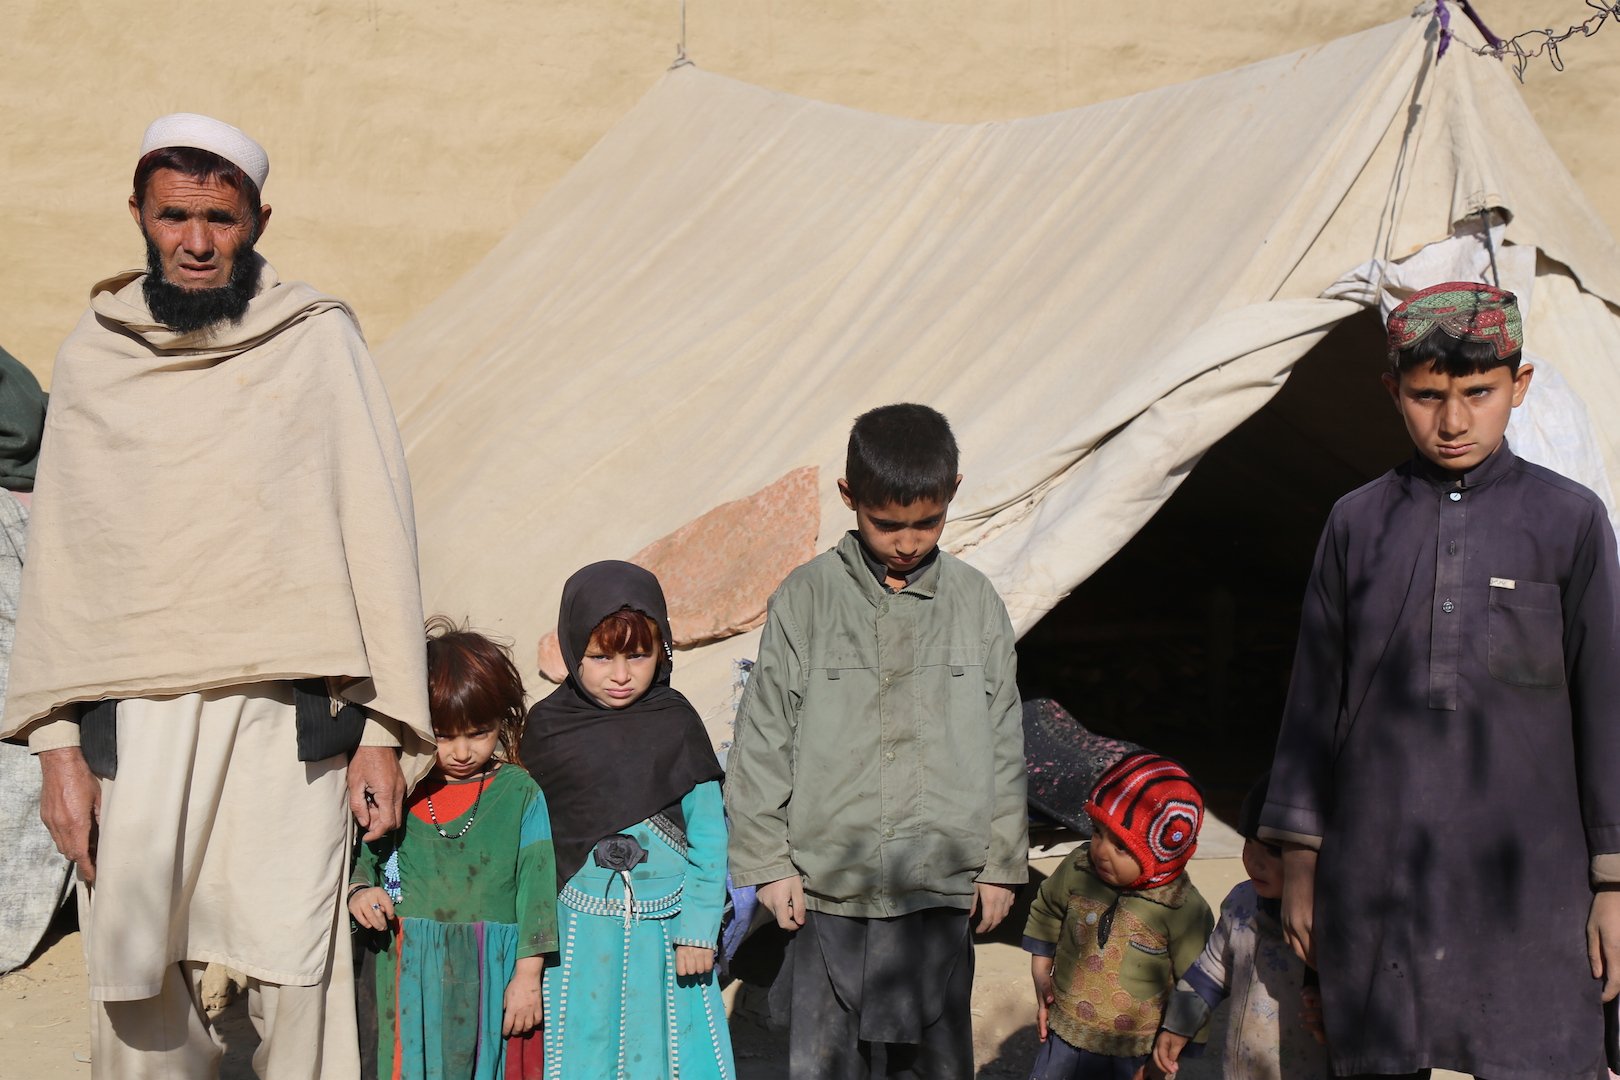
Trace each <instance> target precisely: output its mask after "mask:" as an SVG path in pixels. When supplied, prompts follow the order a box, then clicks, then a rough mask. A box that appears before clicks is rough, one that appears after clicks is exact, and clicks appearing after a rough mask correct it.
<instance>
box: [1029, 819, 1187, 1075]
mask: <svg viewBox="0 0 1620 1080" xmlns="http://www.w3.org/2000/svg"><path fill="white" fill-rule="evenodd" d="M1110 913H1112V914H1110ZM1214 925H1215V918H1214V916H1213V915H1211V914H1210V911H1209V905H1208V904H1207V903H1205V902H1204V898H1203V896H1202V895H1200V893H1199V892H1198V890H1197V889H1196V888H1194V887H1193V883H1192V879H1190V878H1189V877H1187V875H1186V874H1182V875H1181V876H1179V877H1177V878H1175V879H1174V880H1172V881H1168V882H1166V883H1165V884H1163V885H1159V886H1157V887H1156V888H1152V889H1143V890H1142V891H1140V892H1129V891H1121V890H1119V889H1116V888H1114V887H1113V886H1112V885H1109V884H1108V883H1106V882H1104V881H1103V880H1102V879H1101V878H1099V877H1097V875H1096V874H1095V873H1093V872H1092V869H1091V845H1090V844H1089V843H1087V844H1082V845H1081V846H1080V847H1079V848H1078V849H1077V850H1076V851H1075V853H1074V854H1073V855H1071V856H1069V858H1067V859H1065V860H1064V861H1063V865H1061V866H1059V867H1058V869H1057V871H1056V872H1055V873H1053V874H1052V876H1051V877H1049V878H1047V879H1046V880H1045V881H1044V882H1042V883H1041V889H1040V892H1039V893H1037V894H1036V896H1035V902H1034V903H1033V904H1031V905H1030V909H1029V922H1028V923H1026V924H1025V926H1024V948H1025V949H1028V950H1029V951H1030V952H1032V953H1034V954H1036V955H1037V956H1053V955H1054V954H1055V955H1056V957H1057V959H1056V961H1055V962H1054V966H1053V968H1052V984H1053V993H1054V996H1055V999H1056V1000H1054V1001H1053V1002H1052V1007H1051V1012H1050V1014H1049V1015H1048V1016H1047V1024H1048V1025H1049V1026H1050V1027H1051V1029H1052V1032H1053V1033H1054V1034H1055V1035H1057V1036H1058V1038H1060V1039H1062V1040H1063V1041H1064V1042H1066V1043H1068V1044H1069V1045H1070V1046H1078V1047H1079V1048H1080V1049H1082V1050H1089V1051H1091V1052H1092V1053H1094V1054H1106V1055H1108V1056H1110V1057H1137V1056H1139V1055H1141V1054H1146V1053H1150V1052H1151V1051H1152V1049H1153V1037H1154V1036H1155V1035H1156V1034H1157V1033H1158V1031H1159V1025H1160V1023H1161V1021H1162V1020H1163V1019H1164V1007H1165V1003H1166V1002H1167V1001H1168V1000H1169V998H1170V992H1171V991H1172V990H1173V989H1175V985H1176V980H1177V979H1178V978H1180V977H1181V976H1182V975H1184V974H1186V971H1187V969H1188V968H1190V967H1192V965H1193V961H1195V960H1197V959H1198V955H1199V954H1200V953H1202V952H1203V951H1204V943H1205V942H1206V941H1208V940H1209V932H1210V929H1211V928H1212V927H1213V926H1214ZM1105 926H1106V927H1107V928H1108V931H1109V933H1108V939H1107V940H1106V941H1102V940H1100V939H1101V936H1102V935H1101V933H1100V931H1101V929H1102V928H1103V927H1105ZM1208 1037H1209V1025H1208V1023H1207V1021H1206V1023H1205V1025H1204V1027H1203V1029H1202V1030H1201V1031H1199V1033H1198V1035H1197V1037H1196V1041H1197V1042H1203V1041H1204V1040H1206V1039H1207V1038H1208Z"/></svg>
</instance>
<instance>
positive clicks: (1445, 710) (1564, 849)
mask: <svg viewBox="0 0 1620 1080" xmlns="http://www.w3.org/2000/svg"><path fill="white" fill-rule="evenodd" d="M1389 337H1390V352H1391V360H1392V370H1391V372H1390V373H1389V374H1386V375H1385V376H1384V382H1385V385H1386V387H1387V389H1388V390H1389V393H1390V396H1391V397H1392V398H1393V399H1394V402H1395V406H1396V409H1397V411H1398V412H1399V413H1400V414H1401V417H1402V419H1403V420H1404V421H1405V423H1406V427H1407V431H1408V433H1409V434H1410V435H1411V437H1412V441H1413V443H1414V444H1415V445H1416V447H1417V453H1416V454H1415V455H1414V456H1413V458H1412V460H1411V461H1410V462H1408V463H1407V464H1405V465H1402V466H1400V467H1399V468H1397V469H1395V470H1393V471H1391V472H1389V473H1387V474H1386V475H1384V476H1383V477H1381V478H1379V479H1378V480H1375V481H1373V482H1372V483H1371V484H1368V485H1367V486H1365V487H1363V488H1360V489H1359V490H1357V491H1354V492H1351V493H1350V494H1349V495H1346V496H1345V497H1344V498H1343V499H1341V500H1339V503H1338V505H1336V506H1335V507H1334V508H1333V512H1332V514H1331V516H1330V517H1329V519H1328V524H1327V528H1326V529H1325V530H1324V531H1323V534H1322V540H1321V543H1320V545H1319V547H1318V549H1317V553H1316V566H1315V568H1314V570H1313V571H1312V576H1311V581H1310V584H1309V587H1308V588H1307V590H1306V595H1305V602H1304V611H1303V614H1302V617H1301V622H1300V637H1299V648H1298V653H1297V655H1296V657H1295V661H1294V671H1293V681H1292V684H1291V686H1290V688H1289V695H1288V704H1287V709H1286V712H1285V714H1284V717H1283V725H1282V733H1281V735H1280V737H1279V739H1278V743H1277V757H1276V762H1275V765H1274V766H1273V772H1272V779H1271V787H1270V791H1269V795H1268V799H1267V804H1266V808H1265V811H1264V814H1263V816H1262V823H1263V826H1264V828H1263V829H1262V833H1263V834H1265V835H1269V836H1271V837H1272V838H1274V839H1278V840H1281V841H1284V842H1285V846H1286V851H1285V855H1284V876H1285V884H1284V896H1283V922H1284V926H1285V929H1286V931H1287V933H1288V935H1289V938H1290V941H1291V942H1292V943H1293V945H1294V946H1295V948H1296V949H1297V950H1298V951H1299V952H1300V954H1301V955H1302V956H1304V957H1305V958H1306V960H1307V961H1309V962H1313V963H1315V964H1316V965H1317V967H1318V968H1319V970H1320V973H1321V980H1322V997H1323V1004H1324V1013H1325V1019H1326V1025H1327V1033H1328V1042H1329V1049H1330V1052H1331V1057H1332V1063H1333V1067H1334V1070H1335V1071H1336V1072H1337V1073H1338V1074H1339V1075H1341V1076H1349V1075H1357V1074H1376V1075H1390V1074H1397V1075H1399V1074H1416V1075H1423V1074H1424V1073H1425V1072H1426V1071H1427V1070H1428V1069H1429V1068H1447V1069H1454V1070H1457V1071H1460V1072H1468V1073H1473V1074H1474V1075H1476V1076H1483V1077H1488V1078H1490V1080H1532V1078H1533V1080H1555V1078H1563V1077H1581V1078H1586V1077H1604V1076H1606V1075H1607V1073H1606V1070H1605V1069H1604V1064H1603V1020H1602V1013H1601V1005H1600V1002H1601V1001H1602V1000H1603V999H1604V998H1605V997H1612V996H1614V994H1615V993H1616V992H1617V989H1620V905H1617V901H1620V894H1616V893H1614V892H1610V891H1607V890H1608V889H1609V888H1610V887H1611V886H1612V885H1613V883H1616V882H1620V855H1616V854H1615V853H1616V852H1620V783H1617V782H1616V781H1617V778H1620V627H1617V615H1620V567H1617V565H1616V558H1615V540H1614V534H1613V531H1612V530H1611V528H1610V526H1609V521H1608V517H1607V514H1606V512H1605V509H1604V506H1603V503H1602V501H1601V500H1599V499H1598V497H1597V496H1596V495H1594V494H1593V493H1592V492H1591V491H1589V490H1587V489H1586V488H1584V487H1582V486H1580V485H1579V484H1576V483H1574V482H1573V481H1571V480H1568V479H1565V478H1564V477H1562V476H1559V475H1558V474H1556V473H1553V472H1551V471H1549V470H1547V469H1544V468H1541V467H1539V466H1536V465H1532V464H1530V463H1529V462H1526V461H1523V460H1521V459H1519V458H1518V457H1516V456H1514V454H1513V452H1512V451H1511V450H1510V449H1509V448H1508V445H1507V443H1506V441H1504V439H1503V433H1504V431H1505V430H1506V427H1507V421H1508V416H1509V414H1510V412H1511V411H1512V409H1513V408H1514V407H1516V406H1518V404H1519V403H1520V402H1521V401H1522V400H1523V399H1524V395H1525V392H1526V391H1527V390H1528V389H1529V386H1530V378H1531V374H1532V370H1531V367H1530V365H1528V364H1521V363H1520V362H1519V360H1520V347H1521V345H1522V341H1523V337H1522V332H1521V327H1520V320H1519V313H1518V308H1517V304H1516V301H1515V299H1514V297H1513V295H1512V294H1511V293H1505V292H1502V291H1501V290H1498V289H1492V288H1489V287H1487V286H1483V285H1475V284H1471V283H1466V282H1453V283H1449V284H1445V285H1437V286H1435V287H1433V288H1430V289H1425V290H1424V291H1422V292H1420V293H1418V294H1416V295H1415V296H1413V297H1412V298H1411V299H1409V300H1408V301H1407V302H1406V303H1404V304H1402V305H1401V306H1400V307H1399V308H1397V309H1396V310H1395V312H1394V313H1393V314H1392V315H1391V317H1390V320H1389ZM1605 977H1606V980H1607V981H1606V983H1605V982H1599V981H1597V980H1598V979H1601V978H1605Z"/></svg>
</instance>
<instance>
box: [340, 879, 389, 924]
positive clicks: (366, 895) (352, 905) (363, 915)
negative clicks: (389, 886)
mask: <svg viewBox="0 0 1620 1080" xmlns="http://www.w3.org/2000/svg"><path fill="white" fill-rule="evenodd" d="M349 914H350V915H353V916H354V921H355V922H357V923H359V924H360V925H361V926H364V927H365V928H367V929H368V930H387V929H388V920H389V919H392V918H393V917H394V902H393V901H392V900H390V899H389V898H388V894H387V893H386V892H384V891H383V890H382V889H381V888H379V887H377V886H376V885H373V886H372V887H371V888H369V889H357V890H356V891H355V893H354V895H353V896H351V897H349Z"/></svg>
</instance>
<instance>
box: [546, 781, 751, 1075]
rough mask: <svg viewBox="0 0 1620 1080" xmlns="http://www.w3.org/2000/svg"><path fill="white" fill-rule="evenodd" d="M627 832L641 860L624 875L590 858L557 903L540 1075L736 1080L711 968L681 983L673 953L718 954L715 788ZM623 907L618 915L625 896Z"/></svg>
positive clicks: (719, 847)
mask: <svg viewBox="0 0 1620 1080" xmlns="http://www.w3.org/2000/svg"><path fill="white" fill-rule="evenodd" d="M681 813H682V815H683V816H684V817H685V818H686V833H685V836H684V837H683V836H681V835H680V833H679V832H678V831H677V830H676V829H674V828H673V827H672V826H671V825H670V824H669V822H668V821H667V820H665V819H664V818H663V817H662V816H661V815H660V816H657V817H654V818H652V819H650V820H648V821H642V822H640V823H638V824H636V825H634V826H631V827H630V828H628V829H626V830H624V835H626V836H629V837H631V838H633V839H634V840H635V841H636V842H637V843H638V844H640V845H641V847H642V848H643V849H645V850H646V852H647V859H646V861H645V862H642V863H641V864H640V865H638V866H636V867H635V868H634V869H633V870H631V871H630V872H629V875H628V876H629V888H628V890H627V889H626V885H625V881H624V878H623V876H621V875H620V874H618V873H615V872H614V871H612V870H609V869H607V868H605V867H602V866H599V865H598V864H597V862H596V860H595V859H594V858H591V857H587V858H586V860H585V865H584V866H582V867H581V868H580V869H579V871H578V872H576V873H575V874H574V876H573V877H571V878H569V879H568V883H567V884H566V885H565V886H564V887H563V889H562V891H561V893H560V895H559V896H558V897H557V930H558V937H559V950H560V954H561V955H560V957H559V959H558V964H557V966H556V967H548V968H547V969H546V974H545V986H544V989H545V1018H546V1022H545V1074H546V1077H547V1080H604V1078H608V1077H617V1078H621V1080H662V1078H669V1080H673V1078H675V1077H677V1076H678V1077H680V1078H681V1080H733V1078H734V1077H735V1076H736V1069H735V1067H734V1065H733V1062H732V1055H731V1036H730V1033H729V1031H728V1030H727V1028H726V1010H725V1006H724V1005H723V1004H722V1003H721V1000H720V986H719V982H718V980H717V978H716V975H715V973H714V972H712V971H711V972H710V973H709V974H707V975H704V976H698V977H691V976H689V977H687V978H683V979H677V978H676V975H675V946H676V945H697V946H702V947H704V948H710V949H712V948H714V947H715V942H716V939H717V938H718V936H719V933H720V914H721V911H722V909H723V908H724V905H725V874H726V871H725V866H726V825H725V817H724V814H723V811H722V808H721V797H720V785H719V783H717V782H715V781H712V780H711V781H708V782H706V783H702V784H699V785H697V786H696V787H694V788H693V789H692V790H691V791H689V792H687V794H686V797H685V798H683V799H682V800H681ZM627 895H628V898H629V900H630V911H629V915H628V918H627V917H626V910H625V909H626V904H625V901H626V898H627Z"/></svg>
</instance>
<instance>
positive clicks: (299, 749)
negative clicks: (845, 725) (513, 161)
mask: <svg viewBox="0 0 1620 1080" xmlns="http://www.w3.org/2000/svg"><path fill="white" fill-rule="evenodd" d="M268 174H269V161H268V159H267V157H266V156H265V153H264V150H263V149H262V148H261V147H260V146H259V145H258V144H257V143H256V142H254V141H253V140H252V139H250V138H249V137H248V136H247V135H245V134H244V133H243V132H241V131H239V130H238V129H236V128H234V127H231V126H230V125H228V124H224V123H221V122H220V121H218V120H213V119H210V118H208V117H204V116H197V115H194V114H184V113H183V114H177V115H174V116H167V117H163V118H161V119H159V120H157V121H156V122H154V123H153V124H152V126H151V127H150V128H148V129H147V132H146V137H145V140H144V142H143V145H142V147H141V156H140V159H139V162H138V164H137V165H136V168H135V178H134V192H133V194H131V196H130V200H129V208H130V213H131V214H132V215H133V217H134V218H135V223H136V225H137V226H138V227H139V228H140V231H141V235H142V236H143V237H144V238H145V241H146V251H147V268H146V270H145V272H144V273H143V272H140V271H131V272H128V273H124V274H121V275H118V276H117V277H113V278H109V279H108V280H106V281H103V282H101V283H100V284H98V285H96V286H95V287H94V288H93V289H92V290H91V298H90V310H89V311H88V312H87V313H86V314H85V316H84V318H83V319H82V320H81V321H80V323H79V326H78V328H77V329H76V330H74V332H73V334H72V335H71V336H70V337H69V338H68V339H67V342H66V343H65V344H64V345H63V346H62V349H61V352H60V353H59V354H58V356H57V360H56V368H55V375H54V385H53V386H52V394H51V410H50V412H49V414H48V416H47V420H46V428H45V436H44V444H43V447H42V449H41V454H40V458H41V460H40V467H39V472H38V477H37V483H36V485H35V497H34V502H33V518H32V525H31V529H32V534H31V538H30V541H29V553H30V558H29V560H28V562H27V564H26V565H25V567H24V571H23V586H22V600H21V604H20V608H19V612H18V620H17V630H16V643H15V646H14V651H13V656H12V667H11V683H10V687H9V697H8V698H7V709H6V714H5V715H6V723H7V725H8V728H9V730H7V731H5V732H3V733H0V736H3V737H6V738H12V739H22V738H26V739H27V742H28V745H29V748H30V749H31V750H32V751H33V752H34V753H35V754H36V755H37V756H38V759H39V762H40V768H41V771H42V774H43V788H42V791H41V796H40V816H41V818H43V819H44V821H45V824H46V826H47V827H48V828H49V829H50V832H51V836H52V839H53V840H54V841H55V842H56V845H57V847H58V848H59V849H60V850H61V852H62V853H63V854H64V855H66V856H67V857H68V858H69V859H71V860H72V861H73V863H74V865H75V866H76V868H77V871H78V881H79V888H78V896H79V913H80V926H81V927H82V929H83V931H84V945H85V957H86V963H87V967H88V969H89V982H90V998H91V1028H92V1044H93V1051H92V1053H93V1066H94V1067H93V1073H94V1075H95V1076H97V1077H109V1078H111V1077H116V1078H118V1080H141V1078H146V1077H151V1078H154V1080H156V1078H159V1077H162V1078H172V1077H197V1076H212V1075H215V1074H217V1071H218V1067H219V1061H220V1057H221V1054H222V1050H223V1044H222V1043H221V1041H220V1040H219V1038H218V1036H217V1034H216V1033H215V1032H214V1031H213V1030H212V1029H211V1027H210V1026H209V1024H208V1020H207V1017H206V1015H205V1014H204V1013H203V1012H202V1010H201V1007H200V1003H199V994H198V987H199V984H200V981H201V975H202V970H203V967H204V966H205V964H206V963H208V962H210V961H217V962H220V963H224V964H227V965H229V966H230V967H232V968H235V969H236V970H238V971H240V972H242V973H244V974H245V975H247V976H248V979H249V982H248V988H249V994H250V999H249V1012H250V1014H251V1016H252V1018H253V1021H254V1023H255V1026H256V1027H257V1028H258V1029H259V1033H260V1037H261V1043H260V1046H259V1050H258V1052H257V1054H256V1055H255V1058H254V1067H255V1069H256V1070H257V1072H258V1074H259V1076H260V1077H263V1078H266V1080H315V1078H317V1077H321V1078H324V1080H334V1078H337V1080H344V1078H349V1077H358V1075H359V1058H358V1049H357V1037H356V1030H355V1015H354V1001H353V990H352V986H353V971H352V966H351V962H350V959H349V953H348V949H347V948H346V942H347V939H348V935H347V933H346V932H345V931H346V929H347V919H346V918H345V917H344V909H343V904H342V897H341V890H342V888H343V882H344V880H345V877H346V863H347V858H348V853H349V841H350V825H349V820H348V819H349V815H350V814H351V813H352V814H353V816H354V818H355V819H356V820H357V821H358V822H359V825H360V827H361V829H362V830H363V831H364V835H365V836H366V837H367V838H368V839H374V838H376V837H379V836H382V835H383V834H384V833H386V832H387V831H388V830H390V829H392V828H394V827H395V826H396V825H397V824H398V823H399V820H400V804H401V800H402V798H403V795H404V792H405V789H406V786H407V783H408V782H410V781H414V779H415V778H416V777H418V776H419V775H420V774H421V773H422V772H424V771H425V770H426V768H427V766H428V764H430V762H431V760H432V747H433V737H432V730H431V728H430V726H429V723H428V715H427V702H426V692H425V687H426V673H425V650H424V645H423V637H422V610H421V595H420V592H419V587H418V583H417V567H416V547H415V543H416V542H415V524H414V519H413V516H412V510H411V497H410V483H409V479H408V477H407V475H406V471H405V462H404V454H403V451H402V448H401V445H400V440H399V434H398V431H397V429H396V427H395V422H394V417H393V413H392V411H391V410H390V408H389V405H388V400H387V397H386V395H385V394H384V392H383V388H382V385H381V383H380V381H379V379H378V377H377V374H376V371H375V369H374V368H373V366H372V363H371V358H370V356H369V355H368V354H367V351H366V347H365V342H364V340H363V339H362V338H361V336H360V331H359V328H358V325H357V323H356V321H355V318H354V315H353V313H352V312H351V311H350V310H349V308H348V307H347V306H345V305H344V304H343V303H342V302H341V301H339V300H336V299H334V298H332V297H329V296H324V295H322V294H321V293H319V292H317V291H316V290H314V289H313V288H311V287H309V286H308V285H304V284H298V283H284V282H282V281H281V280H280V279H279V278H278V277H277V276H276V273H275V271H274V270H272V269H271V268H270V267H269V265H268V264H266V263H265V262H264V261H263V259H261V258H260V257H259V256H258V255H257V254H256V253H255V251H254V246H255V244H256V243H257V242H258V240H259V238H260V237H261V236H262V235H263V234H264V230H265V227H266V226H267V225H268V224H269V221H270V207H268V206H266V205H263V204H262V203H261V200H260V191H261V190H262V189H263V186H264V182H265V179H266V177H267V176H268ZM402 766H403V767H402ZM340 946H345V947H340Z"/></svg>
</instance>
